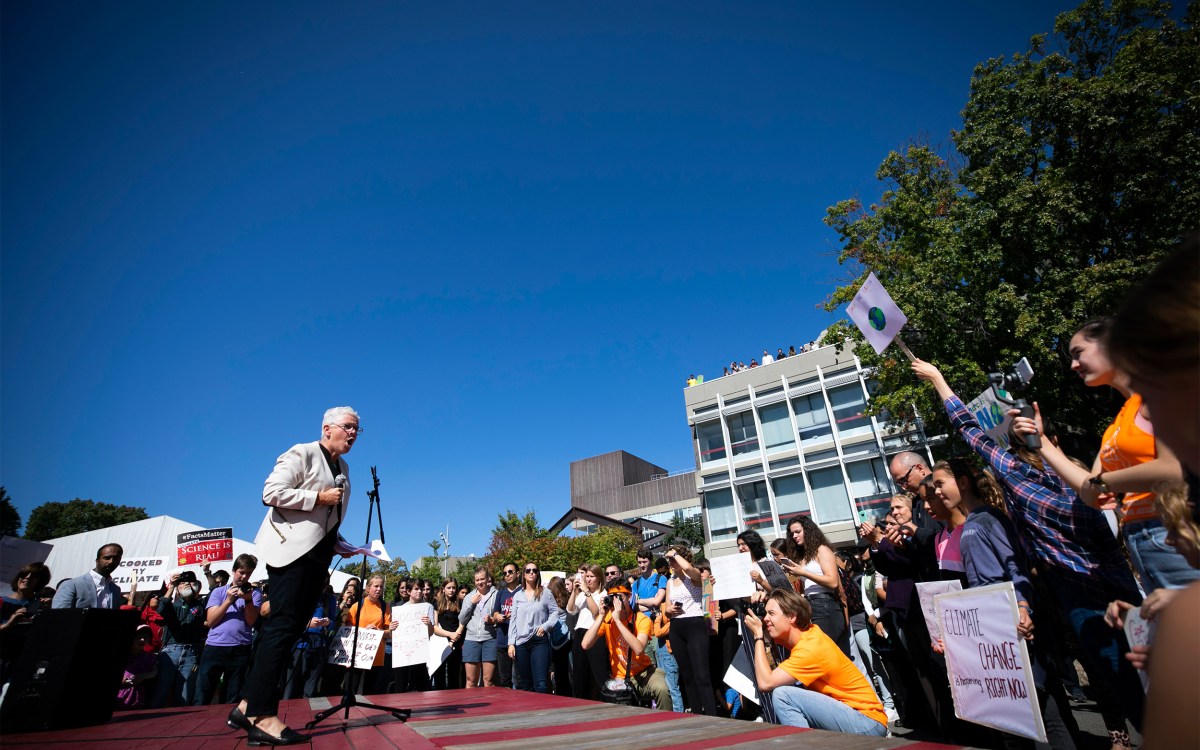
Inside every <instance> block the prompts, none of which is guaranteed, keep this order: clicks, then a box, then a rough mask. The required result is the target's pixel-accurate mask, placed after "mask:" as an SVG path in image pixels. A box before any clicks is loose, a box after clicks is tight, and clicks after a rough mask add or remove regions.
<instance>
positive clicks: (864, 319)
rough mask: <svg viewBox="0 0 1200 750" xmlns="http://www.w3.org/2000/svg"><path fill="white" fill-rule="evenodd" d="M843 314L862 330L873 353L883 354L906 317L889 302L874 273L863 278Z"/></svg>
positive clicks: (889, 299) (888, 295)
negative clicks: (861, 283) (865, 278)
mask: <svg viewBox="0 0 1200 750" xmlns="http://www.w3.org/2000/svg"><path fill="white" fill-rule="evenodd" d="M846 315H847V316H848V317H849V318H850V320H853V321H854V325H856V326H858V330H860V331H862V335H863V338H865V339H866V340H867V343H868V344H870V345H871V348H872V349H874V350H875V353H876V354H883V350H884V349H887V348H888V344H890V343H892V339H894V338H896V334H898V333H900V329H901V328H903V327H904V324H905V323H907V322H908V317H907V316H905V314H904V313H903V312H901V310H900V308H899V307H897V306H896V303H895V302H893V301H892V296H891V295H890V294H888V293H887V290H886V289H884V288H883V284H881V283H879V279H877V278H876V277H875V272H874V271H872V272H871V273H870V274H869V275H868V276H867V280H866V281H864V282H863V285H862V286H861V287H859V289H858V293H857V294H855V295H854V299H852V300H851V301H850V304H849V306H847V307H846Z"/></svg>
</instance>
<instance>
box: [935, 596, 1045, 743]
mask: <svg viewBox="0 0 1200 750" xmlns="http://www.w3.org/2000/svg"><path fill="white" fill-rule="evenodd" d="M934 607H935V609H936V610H937V617H938V624H939V628H940V630H941V633H942V642H943V644H944V645H945V649H946V666H947V667H948V670H949V676H950V690H951V692H952V693H953V695H954V713H955V715H957V716H958V717H959V718H960V719H966V720H967V721H971V722H974V723H976V724H982V725H984V726H988V727H992V728H994V729H1000V730H1002V731H1005V732H1012V733H1013V734H1018V735H1020V736H1022V737H1030V738H1033V739H1036V740H1038V741H1039V742H1045V741H1046V728H1045V726H1044V725H1043V723H1042V712H1041V709H1040V708H1039V706H1038V701H1037V692H1036V689H1035V688H1034V684H1033V673H1032V672H1031V671H1030V669H1029V664H1030V662H1029V650H1028V649H1027V647H1026V645H1025V640H1024V639H1023V638H1021V637H1020V636H1019V635H1018V634H1017V621H1018V613H1017V596H1016V592H1015V591H1014V590H1013V585H1012V584H1011V583H996V584H992V585H991V586H980V587H978V588H973V589H967V590H966V591H954V592H950V593H946V594H939V595H938V596H936V597H934Z"/></svg>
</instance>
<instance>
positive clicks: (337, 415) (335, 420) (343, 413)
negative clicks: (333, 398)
mask: <svg viewBox="0 0 1200 750" xmlns="http://www.w3.org/2000/svg"><path fill="white" fill-rule="evenodd" d="M346 417H354V418H355V419H358V418H359V417H358V412H356V411H354V409H351V408H350V407H349V406H335V407H333V408H332V409H328V410H326V412H325V416H324V417H321V427H324V426H325V425H327V424H341V423H342V420H343V419H345V418H346Z"/></svg>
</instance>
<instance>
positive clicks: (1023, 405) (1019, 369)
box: [988, 357, 1042, 449]
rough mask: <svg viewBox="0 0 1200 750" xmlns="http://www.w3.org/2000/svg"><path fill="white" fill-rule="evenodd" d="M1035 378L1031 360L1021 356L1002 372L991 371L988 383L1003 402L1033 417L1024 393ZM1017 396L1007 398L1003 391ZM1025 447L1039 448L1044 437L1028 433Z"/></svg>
mask: <svg viewBox="0 0 1200 750" xmlns="http://www.w3.org/2000/svg"><path fill="white" fill-rule="evenodd" d="M1031 380H1033V367H1032V366H1031V365H1030V364H1029V360H1028V359H1027V358H1025V357H1021V359H1020V360H1018V361H1017V362H1014V363H1013V364H1011V365H1009V367H1008V368H1007V369H1006V370H1004V371H1002V372H989V373H988V383H989V384H990V385H991V386H992V395H994V396H995V397H996V400H997V401H999V402H1000V403H1003V404H1008V405H1009V406H1011V407H1013V408H1014V409H1019V410H1020V412H1021V416H1022V417H1029V418H1030V419H1032V418H1033V407H1032V406H1030V404H1029V402H1028V401H1026V400H1025V399H1024V398H1023V397H1022V394H1023V393H1025V391H1026V389H1028V388H1029V381H1031ZM1002 391H1007V392H1008V393H1011V394H1013V395H1014V396H1016V398H1015V399H1008V398H1005V397H1004V396H1003V395H1002V394H1001V392H1002ZM1025 447H1027V448H1030V449H1037V448H1041V447H1042V438H1041V436H1039V435H1036V434H1034V435H1026V436H1025Z"/></svg>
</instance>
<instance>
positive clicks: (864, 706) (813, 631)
mask: <svg viewBox="0 0 1200 750" xmlns="http://www.w3.org/2000/svg"><path fill="white" fill-rule="evenodd" d="M779 668H780V669H782V670H783V671H785V672H787V673H788V674H789V675H791V676H792V677H794V678H796V680H798V681H799V682H801V683H802V684H803V685H804V687H806V688H808V689H809V690H814V691H816V692H818V693H820V694H821V695H827V696H829V697H830V698H833V699H834V700H836V701H838V702H840V703H845V704H846V705H847V706H849V707H850V708H853V709H854V710H855V711H858V712H859V713H860V714H862V715H863V716H866V717H867V718H870V719H874V720H875V721H878V722H879V723H880V724H883V725H884V726H887V714H885V713H884V712H883V704H882V703H880V702H879V698H878V696H876V695H875V691H874V690H873V689H872V688H871V685H870V684H869V683H868V682H867V678H865V677H863V675H862V672H859V671H858V667H856V666H854V662H852V661H850V659H849V658H847V656H846V655H845V654H843V653H842V650H841V649H840V648H838V646H837V644H836V643H834V642H833V641H832V640H830V638H829V636H827V635H825V634H824V633H822V632H821V629H820V628H819V627H817V626H815V625H812V626H809V628H808V630H802V631H800V640H799V641H797V642H796V645H795V646H794V647H792V653H791V655H790V656H788V658H787V659H786V660H784V662H783V663H782V664H780V665H779Z"/></svg>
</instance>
